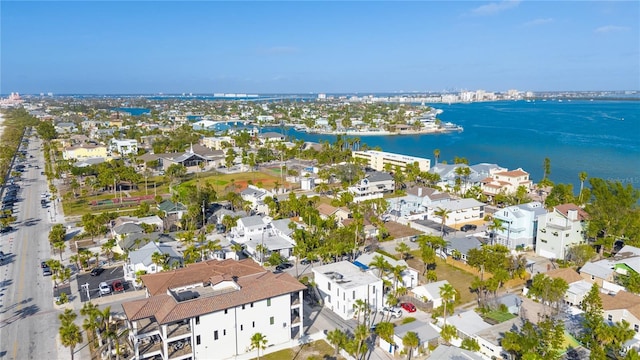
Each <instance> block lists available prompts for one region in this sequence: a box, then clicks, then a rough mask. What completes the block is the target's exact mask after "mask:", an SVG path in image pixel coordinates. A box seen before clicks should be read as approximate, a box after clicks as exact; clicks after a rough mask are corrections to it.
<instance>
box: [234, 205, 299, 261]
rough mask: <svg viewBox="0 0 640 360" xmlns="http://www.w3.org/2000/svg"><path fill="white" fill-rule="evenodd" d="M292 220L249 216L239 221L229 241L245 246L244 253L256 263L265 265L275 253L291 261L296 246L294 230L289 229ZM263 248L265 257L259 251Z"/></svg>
mask: <svg viewBox="0 0 640 360" xmlns="http://www.w3.org/2000/svg"><path fill="white" fill-rule="evenodd" d="M290 223H291V220H289V219H279V220H273V219H272V218H271V217H269V216H264V217H263V216H259V215H254V216H248V217H243V218H240V219H238V221H237V223H236V226H234V227H233V228H231V231H230V232H229V234H228V235H227V239H228V240H229V242H231V243H236V244H241V245H243V246H244V253H245V254H247V255H249V256H251V257H252V258H253V259H255V260H256V261H258V262H260V263H263V262H264V261H266V260H267V259H268V258H269V256H271V254H272V253H274V252H279V253H280V256H282V257H283V258H285V259H289V258H290V257H291V256H292V255H293V248H294V246H295V244H296V242H295V240H294V239H293V237H292V234H293V229H291V228H290V227H289V224H290ZM261 246H264V247H265V248H266V252H265V254H264V257H263V256H262V255H261V254H260V252H259V251H258V250H259V248H260V247H261Z"/></svg>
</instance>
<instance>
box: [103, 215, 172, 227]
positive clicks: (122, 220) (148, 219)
mask: <svg viewBox="0 0 640 360" xmlns="http://www.w3.org/2000/svg"><path fill="white" fill-rule="evenodd" d="M126 223H132V224H136V225H140V224H147V225H150V226H152V227H153V228H154V230H155V231H163V230H164V222H163V221H162V219H161V218H160V217H159V216H158V215H151V216H145V217H136V216H120V217H117V218H116V219H114V220H112V221H111V222H110V224H109V225H110V226H111V227H112V228H114V227H116V226H120V225H123V224H126Z"/></svg>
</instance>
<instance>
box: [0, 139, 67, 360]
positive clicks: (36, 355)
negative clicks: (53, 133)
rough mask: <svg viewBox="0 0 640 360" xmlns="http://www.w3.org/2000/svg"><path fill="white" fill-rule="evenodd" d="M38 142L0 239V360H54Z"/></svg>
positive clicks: (32, 145) (32, 144)
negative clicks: (10, 227)
mask: <svg viewBox="0 0 640 360" xmlns="http://www.w3.org/2000/svg"><path fill="white" fill-rule="evenodd" d="M40 145H41V143H40V141H39V140H31V141H30V144H29V152H30V154H32V155H33V156H34V158H33V159H30V158H29V156H28V155H29V154H27V160H26V161H25V165H28V164H32V165H36V164H37V165H39V167H40V169H37V168H35V167H28V166H27V167H25V172H24V173H23V180H21V181H20V182H19V184H20V186H21V189H20V193H19V198H20V199H21V201H20V202H19V203H16V206H15V208H14V214H15V216H16V217H17V218H18V222H17V223H16V224H15V225H14V227H15V228H17V230H16V231H14V232H12V233H10V234H3V235H2V236H0V247H1V248H2V251H4V252H5V253H8V254H10V258H9V259H8V261H5V262H4V263H2V264H1V265H0V284H1V286H0V359H20V360H22V359H57V358H58V350H57V344H56V335H57V333H58V326H59V325H58V319H57V316H58V313H59V311H58V310H55V309H54V307H53V291H52V290H53V283H52V280H51V277H50V276H47V277H44V276H43V275H42V270H41V268H40V261H41V260H45V259H49V258H50V257H51V252H50V248H49V240H48V233H49V229H50V228H51V222H50V219H49V215H48V213H47V210H46V209H43V208H42V207H41V206H40V194H41V193H42V192H45V191H47V186H46V180H45V178H44V176H42V175H40V171H41V170H42V169H43V168H44V159H43V155H42V153H41V151H40Z"/></svg>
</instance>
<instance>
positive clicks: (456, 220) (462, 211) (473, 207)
mask: <svg viewBox="0 0 640 360" xmlns="http://www.w3.org/2000/svg"><path fill="white" fill-rule="evenodd" d="M484 207H485V204H484V203H481V202H480V201H478V200H476V199H459V200H451V201H447V202H443V203H440V204H435V205H430V206H429V207H428V208H427V220H433V221H436V222H437V223H439V224H441V223H442V218H441V217H440V216H437V215H436V214H435V212H436V211H439V209H443V210H446V211H447V216H446V217H445V219H444V220H445V222H444V224H445V225H447V226H452V227H454V228H457V227H458V226H459V225H461V224H465V223H471V222H474V221H482V220H484Z"/></svg>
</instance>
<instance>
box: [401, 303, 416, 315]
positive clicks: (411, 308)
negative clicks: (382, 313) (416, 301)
mask: <svg viewBox="0 0 640 360" xmlns="http://www.w3.org/2000/svg"><path fill="white" fill-rule="evenodd" d="M400 307H401V308H403V309H404V310H405V311H407V312H410V313H412V312H416V306H415V305H413V304H412V303H409V302H406V303H402V304H400Z"/></svg>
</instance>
